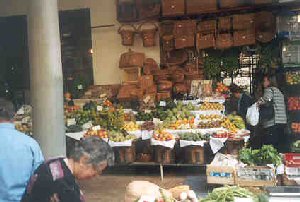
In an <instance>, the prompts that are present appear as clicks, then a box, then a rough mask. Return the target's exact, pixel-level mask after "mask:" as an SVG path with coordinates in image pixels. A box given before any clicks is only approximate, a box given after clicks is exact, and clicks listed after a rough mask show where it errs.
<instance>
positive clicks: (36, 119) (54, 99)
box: [28, 0, 66, 158]
mask: <svg viewBox="0 0 300 202" xmlns="http://www.w3.org/2000/svg"><path fill="white" fill-rule="evenodd" d="M28 2H29V7H28V44H29V60H30V91H31V104H32V106H33V134H34V137H35V138H36V139H37V141H38V142H39V143H40V146H41V148H42V150H43V153H44V155H45V158H49V157H56V156H62V155H65V153H66V144H65V130H64V109H63V76H62V64H61V45H60V35H59V19H58V8H57V0H29V1H28Z"/></svg>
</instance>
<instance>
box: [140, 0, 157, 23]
mask: <svg viewBox="0 0 300 202" xmlns="http://www.w3.org/2000/svg"><path fill="white" fill-rule="evenodd" d="M136 7H137V10H138V14H139V19H140V20H145V19H155V18H158V17H159V14H160V3H159V2H158V1H151V0H136Z"/></svg>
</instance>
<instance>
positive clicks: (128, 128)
mask: <svg viewBox="0 0 300 202" xmlns="http://www.w3.org/2000/svg"><path fill="white" fill-rule="evenodd" d="M123 129H124V130H126V131H136V130H139V129H140V126H139V125H138V124H137V123H135V122H133V121H130V122H125V124H124V126H123Z"/></svg>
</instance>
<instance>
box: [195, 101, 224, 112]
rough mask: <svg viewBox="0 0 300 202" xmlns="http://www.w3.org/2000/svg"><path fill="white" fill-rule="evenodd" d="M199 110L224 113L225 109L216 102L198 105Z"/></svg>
mask: <svg viewBox="0 0 300 202" xmlns="http://www.w3.org/2000/svg"><path fill="white" fill-rule="evenodd" d="M199 110H203V111H207V110H217V111H224V110H225V107H224V105H223V104H221V103H218V102H215V103H214V102H204V103H203V104H201V105H200V107H199Z"/></svg>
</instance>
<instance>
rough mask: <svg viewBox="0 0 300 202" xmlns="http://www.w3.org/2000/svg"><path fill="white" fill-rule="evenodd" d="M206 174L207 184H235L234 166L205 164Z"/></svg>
mask: <svg viewBox="0 0 300 202" xmlns="http://www.w3.org/2000/svg"><path fill="white" fill-rule="evenodd" d="M206 176H207V183H208V184H222V185H225V184H227V185H234V184H235V177H236V176H235V168H234V167H231V166H214V165H207V167H206Z"/></svg>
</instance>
